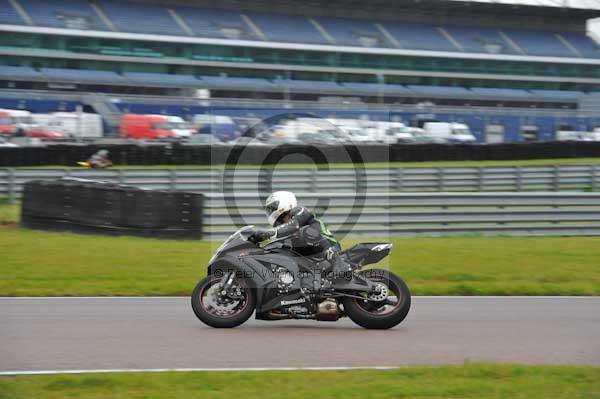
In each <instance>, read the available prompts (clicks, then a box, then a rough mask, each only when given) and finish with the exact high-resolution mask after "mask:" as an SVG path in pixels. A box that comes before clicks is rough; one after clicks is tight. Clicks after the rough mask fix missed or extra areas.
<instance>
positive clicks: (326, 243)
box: [261, 206, 348, 273]
mask: <svg viewBox="0 0 600 399" xmlns="http://www.w3.org/2000/svg"><path fill="white" fill-rule="evenodd" d="M289 215H290V216H291V220H290V221H289V222H287V223H281V222H279V221H278V222H277V223H275V227H274V228H273V229H270V230H267V233H266V234H264V235H262V237H261V238H265V239H266V238H271V239H278V238H284V237H289V238H290V239H291V242H292V249H293V250H294V251H295V252H298V253H299V254H300V255H303V256H315V255H317V256H322V257H323V258H325V259H326V260H328V261H329V263H330V264H331V266H332V268H331V271H333V272H334V273H341V272H346V271H347V270H345V269H347V268H348V267H344V266H345V265H344V262H343V261H342V260H341V257H340V256H339V252H340V250H341V247H340V245H339V243H338V242H337V240H336V239H335V237H334V236H333V234H332V233H331V232H330V231H329V229H328V228H327V227H326V226H325V224H324V223H323V222H322V221H321V220H319V219H317V218H316V217H315V215H314V214H313V213H312V212H310V211H309V210H308V209H306V208H305V207H303V206H296V207H294V208H292V209H291V210H290V211H289Z"/></svg>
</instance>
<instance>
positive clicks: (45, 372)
mask: <svg viewBox="0 0 600 399" xmlns="http://www.w3.org/2000/svg"><path fill="white" fill-rule="evenodd" d="M406 367H409V366H350V367H343V366H340V367H337V366H333V367H247V368H243V367H239V368H236V367H233V368H174V369H97V370H94V369H91V370H24V371H19V370H16V371H0V376H14V375H51V374H92V373H168V372H176V373H186V372H236V371H237V372H239V371H250V372H260V371H326V370H333V371H335V370H393V369H400V368H406ZM428 367H429V366H428ZM431 367H435V366H431Z"/></svg>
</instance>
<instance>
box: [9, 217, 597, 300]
mask: <svg viewBox="0 0 600 399" xmlns="http://www.w3.org/2000/svg"><path fill="white" fill-rule="evenodd" d="M356 241H357V240H347V241H345V242H344V243H343V245H344V246H345V247H347V246H349V245H351V244H352V243H353V242H356ZM362 241H369V240H362ZM393 243H394V251H392V255H391V257H389V258H387V259H388V260H389V262H388V264H387V265H386V264H383V265H380V266H383V267H388V265H389V268H390V269H391V270H392V271H394V272H396V273H398V274H399V275H400V276H402V277H403V278H404V279H405V280H406V282H407V283H408V284H409V286H410V287H411V289H412V292H413V294H415V295H600V262H599V260H600V237H530V238H520V237H477V236H468V237H446V238H405V239H394V240H393ZM217 244H218V243H216V242H208V241H173V240H155V239H146V238H135V237H110V236H99V235H95V236H93V235H78V234H71V233H55V232H44V231H34V230H24V229H19V228H18V227H16V226H4V227H0V254H1V256H0V259H1V261H0V296H61V295H65V296H85V295H188V294H189V293H190V292H191V290H192V289H193V287H194V285H195V283H196V282H197V281H198V280H199V279H200V278H202V277H203V276H204V274H205V265H206V263H207V261H208V259H209V258H210V256H211V254H212V252H213V250H214V249H215V247H216V245H217Z"/></svg>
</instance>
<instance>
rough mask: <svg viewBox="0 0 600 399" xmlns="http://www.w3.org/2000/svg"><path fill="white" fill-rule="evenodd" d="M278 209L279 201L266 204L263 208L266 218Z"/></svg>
mask: <svg viewBox="0 0 600 399" xmlns="http://www.w3.org/2000/svg"><path fill="white" fill-rule="evenodd" d="M278 208H279V201H273V202H270V203H268V204H267V205H266V206H265V211H266V212H267V216H269V215H271V214H272V213H273V212H275V211H276V210H277V209H278Z"/></svg>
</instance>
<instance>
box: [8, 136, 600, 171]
mask: <svg viewBox="0 0 600 399" xmlns="http://www.w3.org/2000/svg"><path fill="white" fill-rule="evenodd" d="M239 148H241V147H238V149H239ZM243 148H244V156H243V158H242V159H240V162H241V163H244V164H252V165H261V164H262V163H263V162H264V160H265V159H266V158H267V155H268V154H270V155H271V156H273V155H277V156H276V157H275V158H277V159H281V158H283V157H285V162H286V163H306V162H307V157H306V155H307V154H310V153H313V152H315V148H317V149H318V151H319V152H321V153H323V154H324V155H325V158H326V159H327V162H329V163H338V162H348V154H349V153H353V152H356V150H357V149H358V150H359V152H360V155H361V158H362V160H363V161H364V162H377V161H381V160H390V161H444V160H451V161H456V160H518V159H544V158H581V157H597V156H600V142H577V141H573V142H543V143H506V144H486V145H482V144H452V145H450V144H418V145H412V144H394V145H363V146H360V147H354V146H347V145H346V146H335V145H330V146H327V145H323V146H314V147H313V146H297V145H282V146H277V147H270V146H247V147H243ZM99 149H108V150H109V151H110V157H111V159H112V161H113V162H114V163H115V164H117V165H183V164H198V165H211V164H212V165H214V164H223V163H225V162H226V161H227V159H228V155H229V154H230V152H231V150H232V148H231V146H207V145H197V146H188V145H179V144H177V143H172V144H161V143H152V144H151V145H135V144H128V145H115V144H102V145H100V144H94V145H66V144H65V145H50V146H45V147H20V148H0V167H10V166H39V165H63V166H75V165H76V164H77V162H78V161H81V160H84V159H87V158H88V157H89V156H90V155H92V154H93V153H94V152H96V151H98V150H99Z"/></svg>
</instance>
